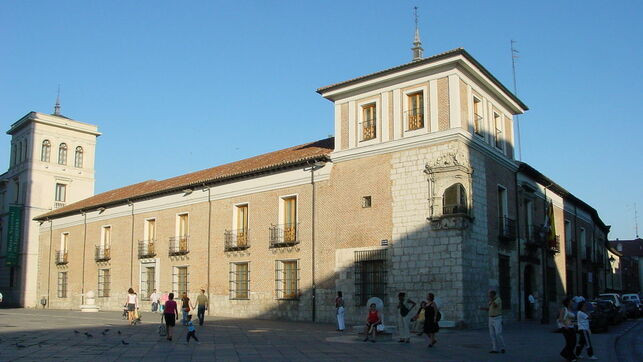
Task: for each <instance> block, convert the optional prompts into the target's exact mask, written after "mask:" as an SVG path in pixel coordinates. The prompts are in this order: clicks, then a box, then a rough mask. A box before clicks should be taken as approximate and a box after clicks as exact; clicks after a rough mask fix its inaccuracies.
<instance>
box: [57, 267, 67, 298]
mask: <svg viewBox="0 0 643 362" xmlns="http://www.w3.org/2000/svg"><path fill="white" fill-rule="evenodd" d="M58 298H67V272H58Z"/></svg>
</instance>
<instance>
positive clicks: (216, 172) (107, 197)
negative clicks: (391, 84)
mask: <svg viewBox="0 0 643 362" xmlns="http://www.w3.org/2000/svg"><path fill="white" fill-rule="evenodd" d="M333 148H334V138H332V137H331V138H326V139H323V140H319V141H316V142H311V143H306V144H303V145H299V146H294V147H290V148H286V149H283V150H279V151H274V152H270V153H265V154H263V155H259V156H255V157H251V158H247V159H245V160H241V161H236V162H232V163H227V164H225V165H221V166H216V167H213V168H208V169H205V170H201V171H196V172H192V173H188V174H185V175H181V176H176V177H172V178H169V179H166V180H162V181H156V180H148V181H144V182H141V183H137V184H134V185H129V186H125V187H121V188H119V189H115V190H111V191H107V192H103V193H101V194H98V195H94V196H92V197H88V198H86V199H84V200H81V201H78V202H75V203H73V204H69V205H67V206H64V207H61V208H59V209H56V210H53V211H50V212H48V213H46V214H43V215H40V216H38V217H36V218H34V220H45V219H47V218H56V217H62V216H65V215H69V214H73V213H76V212H79V211H81V210H95V209H97V208H99V207H103V206H109V205H115V204H122V203H125V202H127V200H135V199H137V198H142V197H150V196H153V195H157V194H162V193H166V192H173V191H179V190H182V189H185V188H189V187H192V186H195V185H199V186H200V185H203V184H212V183H215V182H218V181H223V180H227V179H231V178H234V177H240V176H245V175H251V174H255V173H258V172H264V171H268V170H273V169H278V168H283V167H289V166H294V165H298V164H302V163H306V162H309V161H315V160H323V159H326V160H327V159H328V158H329V157H328V156H329V154H330V153H331V152H332V150H333Z"/></svg>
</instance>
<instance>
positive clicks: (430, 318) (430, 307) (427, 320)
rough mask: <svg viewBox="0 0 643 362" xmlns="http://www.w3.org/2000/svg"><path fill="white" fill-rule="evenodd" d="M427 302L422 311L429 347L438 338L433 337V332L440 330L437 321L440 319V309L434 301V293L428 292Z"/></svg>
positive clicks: (436, 341)
mask: <svg viewBox="0 0 643 362" xmlns="http://www.w3.org/2000/svg"><path fill="white" fill-rule="evenodd" d="M426 300H427V304H426V308H425V312H424V333H426V335H427V336H428V337H429V347H433V346H434V345H435V344H436V343H438V340H437V339H436V338H435V334H436V333H438V331H439V330H440V326H439V325H438V321H439V320H440V318H439V316H440V310H439V309H438V305H437V304H436V303H435V295H434V294H433V293H429V294H428V295H427V296H426Z"/></svg>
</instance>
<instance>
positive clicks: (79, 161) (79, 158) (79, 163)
mask: <svg viewBox="0 0 643 362" xmlns="http://www.w3.org/2000/svg"><path fill="white" fill-rule="evenodd" d="M74 166H75V167H78V168H82V167H83V148H82V147H80V146H78V147H76V156H75V157H74Z"/></svg>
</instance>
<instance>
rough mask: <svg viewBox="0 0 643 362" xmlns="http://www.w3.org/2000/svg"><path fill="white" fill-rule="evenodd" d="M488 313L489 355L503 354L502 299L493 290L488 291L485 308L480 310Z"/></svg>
mask: <svg viewBox="0 0 643 362" xmlns="http://www.w3.org/2000/svg"><path fill="white" fill-rule="evenodd" d="M480 309H482V310H486V311H488V312H489V336H490V337H491V351H489V353H498V347H500V353H505V352H506V351H505V339H504V337H503V336H502V299H500V297H499V296H498V295H497V293H496V291H495V290H490V291H489V301H488V302H487V307H486V308H480Z"/></svg>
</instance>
